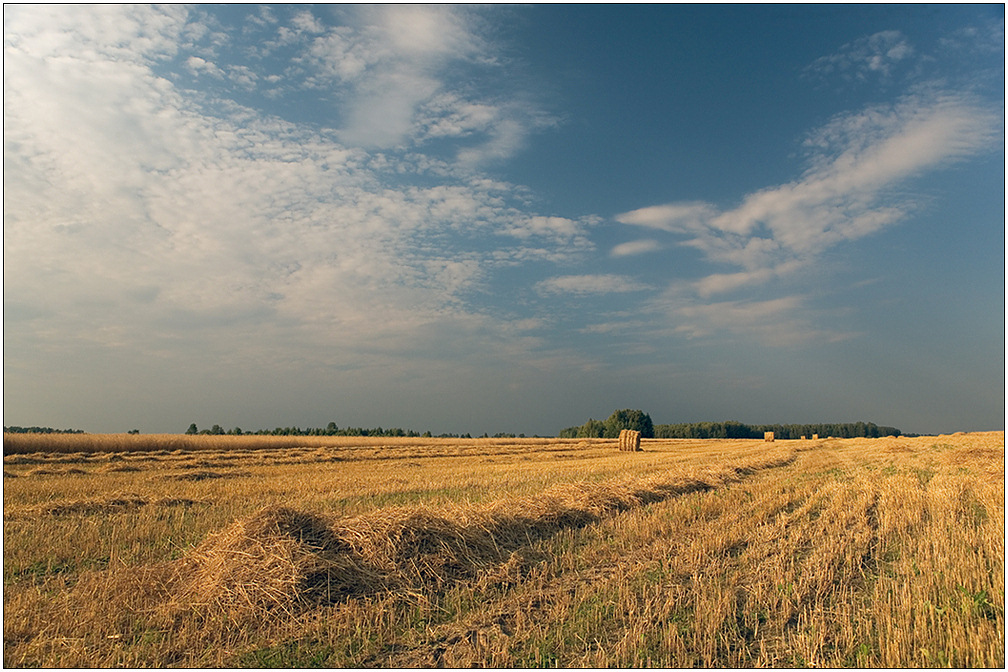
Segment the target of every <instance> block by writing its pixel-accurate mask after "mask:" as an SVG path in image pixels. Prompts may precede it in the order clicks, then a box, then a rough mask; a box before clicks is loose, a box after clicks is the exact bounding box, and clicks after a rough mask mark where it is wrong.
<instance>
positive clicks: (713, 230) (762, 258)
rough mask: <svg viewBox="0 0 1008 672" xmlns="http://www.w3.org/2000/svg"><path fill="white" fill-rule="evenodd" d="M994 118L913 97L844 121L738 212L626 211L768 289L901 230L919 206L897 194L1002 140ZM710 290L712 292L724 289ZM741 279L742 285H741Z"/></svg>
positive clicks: (964, 106)
mask: <svg viewBox="0 0 1008 672" xmlns="http://www.w3.org/2000/svg"><path fill="white" fill-rule="evenodd" d="M999 127H1000V117H999V115H998V114H996V113H995V112H993V111H991V110H989V109H987V108H985V107H983V106H980V105H978V104H975V103H973V102H972V101H970V100H969V99H966V98H962V97H956V96H948V95H946V96H939V97H937V98H933V99H928V98H926V97H924V96H910V97H907V98H905V99H903V100H902V101H900V103H898V104H896V105H894V106H889V107H873V108H870V109H867V110H864V111H862V112H859V113H856V114H851V115H845V116H840V117H837V118H836V119H834V120H833V121H832V122H831V123H829V124H828V125H826V126H825V127H823V128H822V129H819V130H818V131H817V132H815V133H813V134H811V135H810V136H809V138H808V140H807V142H806V146H807V147H808V148H809V150H810V163H811V168H810V169H809V170H808V171H807V172H806V173H805V174H804V175H803V176H802V177H801V178H800V179H798V180H796V181H794V182H791V183H788V184H784V185H780V186H775V187H768V188H766V189H763V190H760V191H758V192H755V193H752V194H749V195H748V196H746V197H745V198H744V199H743V200H742V203H741V204H740V205H739V206H738V207H736V208H733V209H729V210H720V209H718V208H717V207H716V206H714V205H713V204H706V203H672V204H668V205H661V206H652V207H648V208H641V209H639V210H634V211H631V212H627V213H624V214H621V215H618V216H617V217H616V219H617V221H619V222H621V223H624V224H632V225H636V226H643V227H647V228H651V229H658V230H663V231H668V232H672V233H677V234H681V235H685V236H686V240H685V241H683V243H682V244H684V245H687V246H690V247H693V248H696V249H698V250H700V251H701V252H702V253H703V254H704V256H705V257H706V258H707V259H708V260H710V261H711V262H715V263H719V264H727V265H730V266H734V267H736V268H739V269H741V271H744V272H746V273H747V274H748V275H747V276H744V277H745V278H746V281H747V282H753V281H760V280H763V281H765V280H768V279H770V278H771V277H774V276H775V275H779V274H781V273H786V272H788V271H789V270H795V269H797V268H799V267H800V266H801V263H802V261H803V260H808V259H811V258H815V257H816V256H818V255H821V254H823V253H825V251H827V250H828V249H829V248H831V247H833V246H835V245H837V244H838V243H841V242H844V241H851V240H856V239H858V238H861V237H864V236H866V235H869V234H871V233H874V232H876V231H878V230H879V229H881V228H884V227H886V226H889V225H891V224H894V223H896V222H899V221H901V220H902V219H903V218H905V217H906V216H907V214H909V213H910V212H911V211H912V210H913V209H914V208H915V207H916V205H915V203H914V202H913V201H912V200H907V199H904V198H901V197H900V196H899V195H898V194H895V193H894V191H893V188H894V187H896V186H897V185H899V184H901V183H903V182H905V181H906V180H908V179H910V178H912V177H915V176H917V175H919V174H921V173H923V172H924V171H927V170H934V169H936V168H938V167H940V166H942V165H944V164H947V163H950V162H953V161H956V160H958V159H961V158H964V157H966V156H969V155H973V154H976V153H979V152H983V151H987V150H989V148H990V147H991V145H992V143H994V144H996V143H998V142H1000V141H1001V137H1000V128H999ZM718 277H719V278H721V280H722V282H720V283H719V282H713V281H707V282H705V285H704V286H705V287H706V288H707V291H708V292H712V291H715V290H716V288H717V286H718V285H719V284H721V286H722V287H723V288H724V289H730V288H732V287H733V286H735V285H736V284H737V283H734V282H732V281H731V280H730V278H727V277H726V276H718ZM739 277H740V278H741V277H743V276H739Z"/></svg>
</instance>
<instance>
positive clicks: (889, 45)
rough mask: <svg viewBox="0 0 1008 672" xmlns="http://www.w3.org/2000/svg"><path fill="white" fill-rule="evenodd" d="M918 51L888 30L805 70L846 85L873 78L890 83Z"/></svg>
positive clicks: (857, 41) (852, 45) (839, 51)
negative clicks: (896, 71) (839, 80)
mask: <svg viewBox="0 0 1008 672" xmlns="http://www.w3.org/2000/svg"><path fill="white" fill-rule="evenodd" d="M915 51H916V50H915V49H914V47H913V46H912V45H911V44H910V42H909V41H908V40H907V38H906V36H904V35H903V34H902V33H900V32H899V31H898V30H886V31H882V32H878V33H875V34H873V35H869V36H867V37H863V38H860V39H858V40H855V41H854V42H851V43H849V44H845V45H843V46H842V47H840V49H839V50H838V51H837V52H836V53H834V54H830V55H828V56H823V57H822V58H819V59H816V60H815V61H814V62H813V63H812V64H811V65H809V66H808V67H807V68H806V69H805V74H806V75H808V76H815V77H822V78H834V77H839V78H840V79H842V80H845V81H854V80H857V81H864V80H866V79H868V78H870V77H874V78H879V79H883V80H886V79H889V78H890V77H891V76H892V73H893V70H894V69H895V68H897V67H899V66H901V65H904V64H906V63H907V62H909V61H911V59H912V58H913V57H914V56H915Z"/></svg>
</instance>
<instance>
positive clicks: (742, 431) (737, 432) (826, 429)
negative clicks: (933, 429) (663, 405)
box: [655, 421, 902, 439]
mask: <svg viewBox="0 0 1008 672" xmlns="http://www.w3.org/2000/svg"><path fill="white" fill-rule="evenodd" d="M764 432H773V433H774V437H775V438H778V439H800V438H801V437H803V436H807V437H811V436H812V435H813V434H818V435H819V436H821V437H827V436H835V437H837V438H841V439H852V438H855V437H867V438H871V439H877V438H878V437H880V436H900V435H901V434H902V432H901V431H900V430H898V429H896V428H895V427H879V426H878V425H876V424H875V423H874V422H821V423H814V424H806V425H746V424H743V423H741V422H733V421H728V422H687V423H679V424H674V425H657V426H656V427H655V438H659V439H762V438H763V433H764Z"/></svg>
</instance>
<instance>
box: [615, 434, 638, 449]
mask: <svg viewBox="0 0 1008 672" xmlns="http://www.w3.org/2000/svg"><path fill="white" fill-rule="evenodd" d="M619 449H620V450H629V451H637V450H640V449H641V447H640V432H638V431H636V430H633V429H623V430H620V435H619Z"/></svg>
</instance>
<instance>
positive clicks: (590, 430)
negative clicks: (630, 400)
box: [557, 408, 655, 439]
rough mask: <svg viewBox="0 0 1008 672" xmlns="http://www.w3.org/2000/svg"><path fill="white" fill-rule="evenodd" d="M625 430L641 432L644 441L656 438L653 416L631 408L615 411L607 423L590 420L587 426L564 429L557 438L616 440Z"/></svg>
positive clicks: (607, 419)
mask: <svg viewBox="0 0 1008 672" xmlns="http://www.w3.org/2000/svg"><path fill="white" fill-rule="evenodd" d="M624 429H633V430H635V431H638V432H640V433H641V438H643V439H653V438H655V427H654V423H652V422H651V416H650V415H648V414H647V413H645V412H644V411H641V410H635V409H630V408H625V409H623V410H621V411H613V414H612V415H610V416H609V417H608V418H606V420H605V422H602V421H600V420H595V419H593V418H588V422H586V423H585V424H583V425H580V426H578V427H568V428H567V429H562V430H560V433H559V434H558V435H557V436H558V437H560V438H561V439H615V438H616V437H618V436H619V434H620V431H622V430H624Z"/></svg>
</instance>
